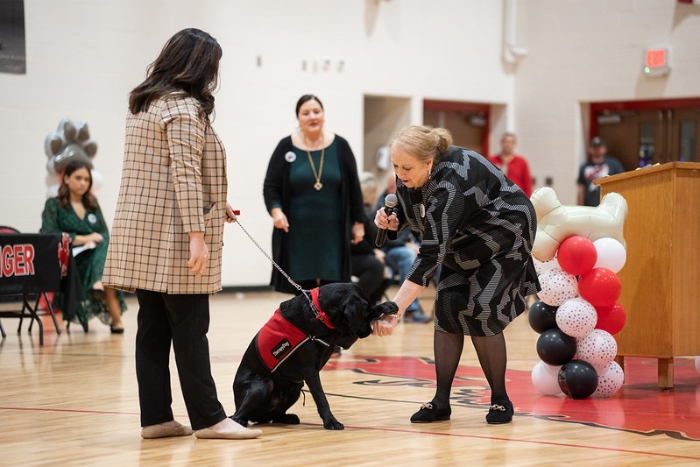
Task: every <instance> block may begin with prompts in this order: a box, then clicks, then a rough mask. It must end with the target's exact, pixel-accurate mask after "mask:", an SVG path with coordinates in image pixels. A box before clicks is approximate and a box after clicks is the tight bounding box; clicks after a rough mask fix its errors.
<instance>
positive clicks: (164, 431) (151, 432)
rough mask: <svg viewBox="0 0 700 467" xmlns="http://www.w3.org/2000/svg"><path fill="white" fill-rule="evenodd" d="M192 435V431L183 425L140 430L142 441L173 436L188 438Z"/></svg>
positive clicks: (149, 427) (150, 427)
mask: <svg viewBox="0 0 700 467" xmlns="http://www.w3.org/2000/svg"><path fill="white" fill-rule="evenodd" d="M192 433H194V432H193V431H192V428H190V427H188V426H184V425H180V426H163V425H151V426H145V427H143V428H141V437H142V438H143V439H156V438H170V437H173V436H189V435H191V434H192Z"/></svg>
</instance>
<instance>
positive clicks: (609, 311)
mask: <svg viewBox="0 0 700 467" xmlns="http://www.w3.org/2000/svg"><path fill="white" fill-rule="evenodd" d="M596 311H597V312H598V323H597V324H596V326H595V327H596V329H602V330H603V331H608V332H609V333H610V334H612V335H613V336H614V335H615V334H617V333H618V332H620V331H621V330H622V328H623V327H624V326H625V322H626V321H627V313H625V309H624V308H622V305H620V304H619V303H618V302H615V303H614V304H613V305H612V306H605V307H599V308H596Z"/></svg>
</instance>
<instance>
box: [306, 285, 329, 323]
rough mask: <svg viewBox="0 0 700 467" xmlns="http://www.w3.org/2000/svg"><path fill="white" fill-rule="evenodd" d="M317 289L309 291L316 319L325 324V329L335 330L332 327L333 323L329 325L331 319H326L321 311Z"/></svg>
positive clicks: (324, 313)
mask: <svg viewBox="0 0 700 467" xmlns="http://www.w3.org/2000/svg"><path fill="white" fill-rule="evenodd" d="M318 289H319V288H318V287H316V288H315V289H311V304H312V305H313V306H312V308H313V309H314V313H315V314H316V319H318V320H320V321H321V322H322V323H323V324H325V325H326V327H327V328H329V329H335V326H333V323H331V319H330V318H329V317H328V315H327V314H326V312H325V311H323V310H322V309H321V305H320V304H319V303H318V293H319V290H318Z"/></svg>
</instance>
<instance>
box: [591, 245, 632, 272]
mask: <svg viewBox="0 0 700 467" xmlns="http://www.w3.org/2000/svg"><path fill="white" fill-rule="evenodd" d="M593 246H595V249H596V251H597V252H598V261H596V263H595V266H593V267H594V268H607V269H610V270H611V271H612V272H614V273H617V272H618V271H620V269H622V267H623V266H624V265H625V262H626V261H627V251H626V250H625V247H624V245H623V244H622V243H620V242H619V241H617V240H615V239H614V238H610V237H603V238H599V239H598V240H596V241H594V242H593Z"/></svg>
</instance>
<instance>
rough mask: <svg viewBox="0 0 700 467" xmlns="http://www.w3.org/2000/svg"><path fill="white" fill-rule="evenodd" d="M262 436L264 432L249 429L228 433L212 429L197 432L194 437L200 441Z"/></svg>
mask: <svg viewBox="0 0 700 467" xmlns="http://www.w3.org/2000/svg"><path fill="white" fill-rule="evenodd" d="M261 434H262V430H251V429H249V428H243V427H241V428H239V429H234V430H228V431H223V432H220V431H214V430H212V429H211V428H204V429H202V430H197V431H195V432H194V435H195V436H196V437H197V438H199V439H253V438H257V437H258V436H260V435H261Z"/></svg>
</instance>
